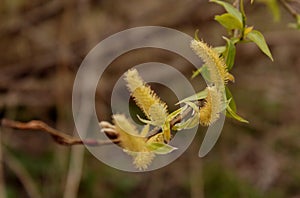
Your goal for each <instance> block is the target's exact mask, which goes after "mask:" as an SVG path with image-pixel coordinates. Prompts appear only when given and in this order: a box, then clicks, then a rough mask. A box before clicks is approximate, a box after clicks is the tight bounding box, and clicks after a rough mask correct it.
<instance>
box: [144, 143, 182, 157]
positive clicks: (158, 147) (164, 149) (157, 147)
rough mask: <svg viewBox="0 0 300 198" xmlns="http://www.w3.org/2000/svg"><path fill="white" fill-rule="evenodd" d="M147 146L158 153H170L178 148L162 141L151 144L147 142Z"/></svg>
mask: <svg viewBox="0 0 300 198" xmlns="http://www.w3.org/2000/svg"><path fill="white" fill-rule="evenodd" d="M147 148H148V149H149V150H150V151H152V152H154V153H156V154H161V155H164V154H168V153H171V152H172V151H174V150H176V149H177V148H176V147H173V146H170V145H168V144H164V143H160V142H152V143H150V144H147Z"/></svg>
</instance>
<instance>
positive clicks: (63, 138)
mask: <svg viewBox="0 0 300 198" xmlns="http://www.w3.org/2000/svg"><path fill="white" fill-rule="evenodd" d="M194 103H195V104H196V105H197V106H198V107H199V108H200V107H201V106H203V104H204V100H199V101H195V102H194ZM192 111H193V109H192V108H191V107H190V106H188V107H187V108H186V109H185V110H184V111H183V112H182V113H181V114H179V115H178V116H176V117H175V118H173V119H172V120H171V121H170V129H172V128H173V126H175V125H176V124H177V123H180V122H181V121H182V120H184V119H186V118H187V117H189V116H190V115H191V114H192ZM0 126H2V127H6V128H13V129H19V130H28V131H43V132H45V133H47V134H49V135H51V136H52V138H53V140H54V141H55V142H56V143H58V144H61V145H66V146H72V145H78V144H85V145H87V146H102V145H108V144H113V143H114V144H119V143H120V140H119V139H118V134H115V133H111V132H110V131H107V132H105V134H106V135H107V137H108V138H109V139H110V140H97V139H84V140H82V139H80V138H77V137H73V136H70V135H68V134H66V133H63V132H61V131H59V130H57V129H54V128H52V127H50V126H49V125H47V124H46V123H44V122H42V121H39V120H32V121H29V122H19V121H14V120H9V119H2V120H1V122H0ZM161 132H162V128H160V127H155V128H154V129H153V130H152V131H150V132H149V135H148V136H147V138H148V139H149V138H151V137H152V136H154V135H156V134H158V133H161ZM175 134H176V131H172V135H173V137H174V135H175Z"/></svg>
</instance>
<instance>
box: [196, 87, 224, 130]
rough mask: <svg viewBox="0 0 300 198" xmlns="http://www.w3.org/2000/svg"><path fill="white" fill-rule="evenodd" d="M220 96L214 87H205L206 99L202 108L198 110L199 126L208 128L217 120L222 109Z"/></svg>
mask: <svg viewBox="0 0 300 198" xmlns="http://www.w3.org/2000/svg"><path fill="white" fill-rule="evenodd" d="M222 101H223V99H222V94H221V93H220V92H219V91H218V90H217V89H216V87H215V86H212V87H207V97H206V98H205V103H204V106H203V107H201V109H200V124H201V125H203V126H209V125H211V124H212V123H214V122H215V121H216V120H218V119H219V116H220V115H219V114H220V112H221V111H222V109H223V108H222V107H223V105H224V104H223V102H222Z"/></svg>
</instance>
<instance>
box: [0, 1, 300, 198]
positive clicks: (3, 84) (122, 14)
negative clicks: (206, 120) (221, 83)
mask: <svg viewBox="0 0 300 198" xmlns="http://www.w3.org/2000/svg"><path fill="white" fill-rule="evenodd" d="M245 8H246V13H247V16H248V24H249V25H254V26H255V28H256V29H258V30H260V31H261V32H263V34H264V35H265V38H266V40H267V42H268V44H269V45H270V49H271V51H272V53H273V57H274V62H271V61H270V60H269V59H268V58H267V57H266V56H265V55H263V54H262V53H261V52H260V51H259V49H258V48H257V47H256V46H255V45H254V44H241V45H239V46H238V48H237V57H236V61H235V68H234V69H233V70H232V73H233V74H234V75H235V79H236V82H235V83H234V84H231V85H230V88H231V90H232V93H233V95H234V97H235V100H236V103H237V107H238V113H239V114H240V115H242V116H243V117H245V118H246V119H247V120H249V122H250V123H249V124H242V123H238V122H236V121H234V120H231V119H226V122H225V126H224V129H223V132H222V134H221V137H220V138H219V140H218V142H217V144H216V146H215V147H214V148H213V150H212V151H211V152H210V153H209V154H208V155H207V156H206V157H204V158H199V157H198V150H199V147H200V143H201V142H202V139H203V135H204V132H205V128H199V131H198V135H197V137H196V138H195V139H194V141H193V144H192V145H191V146H190V147H189V149H188V150H187V151H186V152H185V153H184V154H183V155H182V156H181V157H180V158H178V159H177V160H175V161H174V162H173V163H171V164H170V165H168V166H166V167H164V168H162V169H159V170H156V171H153V172H146V173H127V172H122V171H119V170H116V169H113V168H111V167H109V166H107V165H105V164H103V163H101V162H100V161H98V160H97V159H96V158H94V157H93V156H92V155H91V154H90V153H89V152H88V151H87V150H85V148H84V146H73V147H66V146H61V145H57V144H56V143H54V142H53V141H52V139H51V137H49V136H48V135H47V134H44V133H39V132H23V131H18V130H11V129H6V128H0V130H1V132H0V142H1V143H0V145H1V146H0V148H1V149H0V162H1V163H0V197H5V195H7V197H32V198H36V197H45V198H48V197H49V198H50V197H51V198H52V197H66V198H68V197H70V198H72V197H145V198H147V197H167V196H168V197H294V198H296V197H300V171H299V168H300V165H299V164H300V144H299V142H300V133H299V132H300V125H299V118H300V112H299V101H300V92H299V88H298V85H299V84H300V78H299V76H300V56H299V46H300V34H299V31H297V30H293V29H290V28H288V27H287V24H288V23H289V22H291V21H293V18H292V17H291V16H290V15H289V13H287V12H286V11H285V10H283V9H282V8H280V13H281V20H280V21H277V22H275V21H274V19H273V16H272V14H271V12H269V10H268V9H267V7H266V5H265V4H262V3H259V2H258V3H254V5H250V3H249V2H248V1H247V2H246V7H245ZM223 12H224V10H223V8H222V7H220V6H218V5H216V4H212V3H208V2H207V1H204V0H201V1H199V0H177V1H174V0H164V1H160V0H152V1H147V0H140V1H134V0H127V1H122V0H112V1H109V0H67V1H61V0H43V1H42V0H31V1H25V0H2V1H1V2H0V52H1V53H0V116H1V117H5V118H10V119H14V120H20V121H29V120H32V119H38V120H43V121H45V122H46V123H48V124H49V125H51V126H53V127H54V128H57V129H59V130H62V131H65V132H66V133H68V134H70V135H72V134H73V131H74V130H75V129H74V121H73V117H72V107H71V104H72V86H73V81H74V78H75V75H76V72H77V70H78V68H79V66H80V64H81V61H82V60H83V58H84V57H85V56H86V55H87V53H88V52H89V51H90V50H91V49H92V48H93V47H94V46H95V45H96V44H97V43H98V42H100V41H101V40H103V39H105V38H106V37H108V36H110V35H112V34H114V33H117V32H119V31H122V30H125V29H128V28H131V27H136V26H146V25H158V26H165V27H170V28H174V29H177V30H179V31H182V32H184V33H187V34H189V35H191V36H193V35H194V32H195V30H196V29H199V37H201V38H203V39H204V40H205V41H206V42H208V43H210V44H211V45H213V46H218V45H224V40H223V39H222V38H221V36H222V35H226V31H225V30H224V29H223V28H222V27H221V26H220V25H219V24H218V23H217V22H216V21H214V19H213V18H214V15H215V14H220V13H223ZM149 61H158V62H163V63H166V64H169V65H172V66H174V67H175V68H177V69H178V70H179V71H181V72H182V73H183V74H184V75H185V76H186V77H187V78H190V76H191V75H192V72H193V70H192V67H191V66H190V65H189V64H188V63H187V61H185V60H184V59H183V58H181V57H178V56H177V55H175V54H172V53H169V52H166V51H162V50H154V49H144V50H140V51H133V52H130V53H127V54H124V55H122V56H121V57H119V58H118V59H117V60H116V61H114V62H113V63H112V64H111V65H110V67H109V68H108V69H107V71H106V72H105V76H104V77H103V78H102V79H101V85H102V86H101V87H98V91H97V95H96V101H97V112H98V113H99V114H101V116H103V117H100V119H101V120H108V121H110V120H111V111H110V95H111V90H112V88H113V86H114V83H115V81H116V80H117V79H118V78H119V77H120V76H121V75H122V74H123V72H125V71H126V70H127V69H128V68H130V67H132V66H134V65H136V64H140V63H143V62H149ZM191 82H192V83H193V84H194V85H195V86H198V87H197V88H199V90H200V89H202V88H203V87H204V86H205V84H203V80H202V79H201V77H199V78H196V79H193V80H191ZM153 88H154V89H155V90H156V91H157V92H158V93H159V95H161V97H162V98H163V99H164V100H165V101H167V103H168V104H170V108H171V110H174V108H175V107H174V106H172V105H173V104H174V103H175V102H176V100H174V98H170V97H168V95H170V92H169V90H168V89H165V88H163V87H159V86H155V85H154V86H153ZM164 90H165V91H164ZM75 135H76V134H75ZM120 163H121V162H120Z"/></svg>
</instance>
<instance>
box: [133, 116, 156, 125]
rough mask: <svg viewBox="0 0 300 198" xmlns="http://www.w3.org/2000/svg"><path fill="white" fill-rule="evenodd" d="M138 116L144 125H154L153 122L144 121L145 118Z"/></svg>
mask: <svg viewBox="0 0 300 198" xmlns="http://www.w3.org/2000/svg"><path fill="white" fill-rule="evenodd" d="M136 116H137V118H138V119H139V120H140V121H141V122H142V123H144V124H151V125H153V123H152V121H151V120H146V119H143V118H141V117H140V116H139V115H136Z"/></svg>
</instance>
